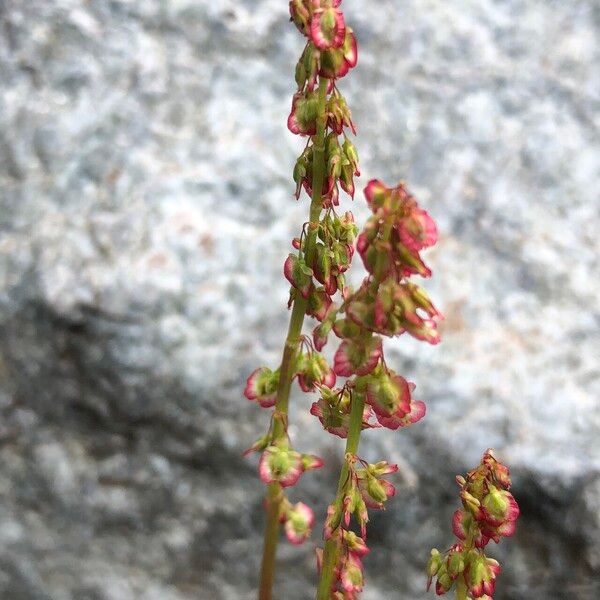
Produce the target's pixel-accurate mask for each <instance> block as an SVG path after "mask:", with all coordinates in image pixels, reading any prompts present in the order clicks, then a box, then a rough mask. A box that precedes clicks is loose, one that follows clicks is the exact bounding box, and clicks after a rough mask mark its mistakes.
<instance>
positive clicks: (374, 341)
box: [333, 337, 382, 377]
mask: <svg viewBox="0 0 600 600" xmlns="http://www.w3.org/2000/svg"><path fill="white" fill-rule="evenodd" d="M381 356H382V347H381V338H379V337H371V338H368V339H367V340H344V341H343V342H342V343H341V344H340V347H339V348H338V350H337V352H336V353H335V356H334V359H333V370H334V371H335V373H336V374H337V375H339V376H341V377H350V376H351V375H354V374H356V375H368V374H369V373H370V372H371V371H372V370H373V369H374V368H375V367H376V366H377V363H378V362H379V359H380V358H381Z"/></svg>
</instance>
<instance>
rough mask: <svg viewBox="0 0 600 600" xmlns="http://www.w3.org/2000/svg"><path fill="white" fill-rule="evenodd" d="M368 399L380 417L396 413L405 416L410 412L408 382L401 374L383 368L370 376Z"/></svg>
mask: <svg viewBox="0 0 600 600" xmlns="http://www.w3.org/2000/svg"><path fill="white" fill-rule="evenodd" d="M366 400H367V402H368V403H369V404H370V405H371V406H372V407H373V410H374V411H375V414H376V415H377V416H378V417H379V416H384V417H390V416H392V415H394V414H399V415H402V416H404V415H406V414H407V413H409V412H410V388H409V386H408V382H407V381H406V379H404V378H403V377H400V375H396V374H395V373H393V372H392V373H386V372H385V371H383V370H381V371H380V372H379V373H374V374H372V375H371V376H370V377H369V379H368V381H367V398H366Z"/></svg>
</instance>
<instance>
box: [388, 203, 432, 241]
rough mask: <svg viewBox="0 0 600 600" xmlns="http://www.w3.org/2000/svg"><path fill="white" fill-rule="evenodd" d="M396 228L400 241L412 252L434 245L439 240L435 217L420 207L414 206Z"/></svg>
mask: <svg viewBox="0 0 600 600" xmlns="http://www.w3.org/2000/svg"><path fill="white" fill-rule="evenodd" d="M396 229H397V230H398V234H399V236H400V242H401V243H402V244H404V246H406V247H407V248H408V250H409V251H411V252H419V250H422V249H423V248H426V247H429V246H433V245H434V244H435V243H436V242H437V227H436V225H435V222H434V221H433V219H432V218H431V217H430V216H429V215H428V214H427V212H425V211H424V210H422V209H420V208H416V207H415V208H414V209H413V210H412V211H411V212H410V213H409V214H408V215H407V216H406V217H404V218H402V219H400V220H399V222H398V223H397V224H396Z"/></svg>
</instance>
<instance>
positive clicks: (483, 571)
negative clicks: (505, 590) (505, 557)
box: [465, 551, 502, 598]
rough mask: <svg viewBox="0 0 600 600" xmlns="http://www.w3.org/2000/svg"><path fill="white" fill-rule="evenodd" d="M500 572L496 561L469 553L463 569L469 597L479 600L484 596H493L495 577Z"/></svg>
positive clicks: (482, 555)
mask: <svg viewBox="0 0 600 600" xmlns="http://www.w3.org/2000/svg"><path fill="white" fill-rule="evenodd" d="M501 571H502V569H501V568H500V564H499V563H498V561H497V560H494V559H493V558H488V557H487V556H485V554H479V553H477V552H476V551H471V552H470V553H469V557H468V561H467V565H466V567H465V581H466V583H467V588H468V590H469V593H470V594H471V596H473V597H474V598H481V597H482V596H484V595H487V596H493V595H494V589H495V587H496V577H497V576H498V575H499V574H500V572H501Z"/></svg>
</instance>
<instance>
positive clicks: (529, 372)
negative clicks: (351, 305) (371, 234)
mask: <svg viewBox="0 0 600 600" xmlns="http://www.w3.org/2000/svg"><path fill="white" fill-rule="evenodd" d="M344 6H345V9H346V15H347V20H348V22H349V23H351V24H352V25H353V26H354V28H355V30H356V33H357V35H358V38H359V41H360V62H359V66H358V68H357V69H356V70H355V71H353V72H352V74H351V76H349V77H347V78H346V79H345V80H344V81H343V82H341V88H342V89H343V91H344V92H346V93H347V97H348V100H349V102H350V104H351V106H352V108H353V111H354V117H355V120H356V123H357V124H358V128H359V138H358V140H357V145H358V149H359V152H360V155H361V158H362V169H363V173H364V176H363V178H362V184H361V186H362V185H364V183H366V181H367V180H368V179H369V178H371V177H374V176H378V177H381V178H383V179H384V180H386V181H387V182H388V183H390V184H393V183H395V182H396V181H397V180H398V179H400V178H404V179H406V180H407V181H408V182H409V184H410V186H411V187H412V189H413V190H414V191H415V193H417V194H418V196H419V198H420V199H421V201H422V203H423V205H424V206H425V207H426V208H427V210H429V211H430V212H431V213H432V215H434V217H435V218H436V219H437V220H438V223H439V228H440V232H441V239H440V243H439V245H438V246H437V247H436V249H435V250H434V251H433V252H431V253H430V254H429V257H428V258H429V262H430V263H431V266H432V267H433V269H434V277H433V279H432V280H431V281H430V282H427V288H428V289H429V290H430V292H431V294H432V296H433V297H434V298H435V299H436V301H437V303H438V304H439V306H440V307H441V308H442V309H443V311H444V312H445V313H446V315H447V320H446V322H445V324H444V342H443V344H442V345H441V346H438V347H429V346H426V345H424V344H419V343H416V342H415V341H413V340H411V339H404V338H401V339H399V340H396V341H395V342H394V343H391V344H389V351H388V357H389V358H388V361H389V362H390V363H391V364H392V365H394V367H395V368H397V369H398V370H399V371H400V372H402V373H404V374H405V375H406V376H407V377H410V378H411V379H412V380H414V381H415V382H416V383H417V385H418V388H417V389H418V392H419V394H418V397H419V398H421V399H424V400H425V401H426V402H427V405H428V415H427V418H426V419H425V420H424V421H423V422H422V423H420V424H419V425H418V426H416V427H414V428H413V429H411V430H410V431H400V432H396V433H394V432H389V431H388V432H382V431H376V432H370V433H367V434H366V435H365V437H364V445H363V453H364V454H365V455H366V456H367V457H371V458H387V459H390V460H393V461H397V462H398V463H399V464H400V466H401V471H400V474H399V477H398V478H397V483H398V487H399V493H398V495H397V497H396V498H395V499H394V500H393V502H391V503H390V509H389V510H388V511H387V512H386V513H385V514H383V515H377V516H375V517H374V519H373V523H372V527H371V529H370V531H371V540H372V542H373V546H374V551H373V553H372V555H371V556H369V557H368V559H367V561H366V568H367V577H368V587H367V590H368V591H366V592H365V594H364V598H365V600H375V599H385V600H387V599H390V600H393V599H396V598H398V599H406V600H415V599H416V600H421V599H424V598H425V597H426V595H425V593H424V590H423V588H424V583H425V579H424V575H423V566H424V563H425V561H426V559H427V556H428V551H429V548H430V547H431V546H433V545H437V546H439V547H445V546H447V545H448V544H449V543H450V541H451V539H452V536H451V532H450V515H451V513H452V511H453V510H454V508H455V506H456V504H457V501H456V489H455V485H454V483H453V478H454V474H455V473H459V472H462V471H464V470H465V469H467V468H468V467H470V466H472V465H474V464H475V463H476V462H477V460H478V458H479V456H480V454H481V452H482V451H483V450H484V449H485V448H486V447H488V446H493V447H495V448H496V449H497V451H498V453H499V455H500V457H501V458H502V459H504V460H505V461H506V462H508V463H509V464H510V465H511V466H512V470H513V474H514V481H515V486H514V491H515V494H516V496H517V497H518V499H519V502H520V504H521V507H522V510H523V515H522V518H521V520H520V524H519V529H518V532H517V535H516V537H515V538H513V539H511V540H507V541H503V543H502V544H501V545H500V546H498V547H493V548H492V549H491V552H492V554H493V555H494V556H496V557H498V558H499V559H500V560H501V561H502V562H503V564H504V566H505V572H504V573H503V574H502V576H501V579H500V581H499V585H498V592H497V595H496V598H497V600H508V599H511V600H518V599H525V598H527V599H528V600H529V599H532V600H554V599H567V598H568V599H576V600H595V599H597V598H598V597H600V588H599V584H598V581H599V576H600V541H599V540H600V512H599V511H600V448H599V442H598V435H599V433H600V415H599V410H598V396H599V394H600V379H599V348H600V335H599V327H600V312H599V311H600V308H599V307H600V277H599V275H600V263H599V250H600V242H599V239H600V238H599V226H600V214H599V213H600V200H599V196H598V190H599V182H600V146H599V139H600V138H599V135H598V133H599V127H598V126H599V121H600V116H599V115H600V112H599V108H600V106H599V105H600V67H599V65H600V52H599V41H598V40H599V37H598V36H599V30H600V4H599V2H598V0H463V1H454V2H452V1H442V0H397V1H392V0H381V1H377V2H365V1H364V0H363V1H359V0H346V1H345V3H344ZM301 47H302V41H301V38H300V36H299V35H298V33H297V32H296V31H295V29H294V28H293V27H292V26H291V25H290V24H289V23H288V22H287V2H285V1H284V0H263V1H256V0H254V1H253V0H237V1H234V0H219V1H217V2H215V1H209V0H171V1H166V0H164V1H159V0H154V1H152V0H88V1H84V0H0V203H1V204H0V208H1V214H0V228H1V230H0V414H1V421H0V444H1V446H0V465H1V466H0V597H1V598H3V599H6V600H138V599H139V600H158V599H160V600H192V599H195V600H198V599H199V600H220V599H223V600H237V599H239V600H246V599H251V598H253V589H254V587H255V584H256V571H257V568H258V563H259V554H260V530H261V527H262V520H263V514H262V510H261V494H262V489H263V488H262V486H261V485H260V484H259V482H258V481H257V478H256V461H255V460H244V459H242V457H241V452H242V450H243V449H244V448H245V447H246V446H248V445H249V443H250V442H251V441H252V440H253V439H254V438H255V437H256V436H257V435H258V434H260V433H261V432H262V431H264V430H265V428H266V426H267V414H266V413H265V412H261V411H259V410H258V409H257V408H255V407H254V406H253V405H251V404H250V403H249V402H247V401H246V400H244V399H243V398H242V396H241V390H242V387H243V383H244V380H245V377H246V376H247V374H248V373H249V372H250V371H251V370H252V369H253V368H255V367H256V366H258V365H260V364H269V365H270V366H275V365H276V364H277V361H278V357H279V353H280V349H281V345H282V340H283V336H284V331H285V327H286V322H287V318H288V315H287V314H286V310H285V308H284V303H285V300H286V295H287V284H286V283H285V281H284V280H283V278H282V275H281V270H282V262H283V259H284V257H285V255H286V254H287V252H288V251H289V249H290V246H289V241H290V239H291V237H292V236H294V235H296V233H297V232H298V231H299V226H300V224H301V223H302V222H303V221H304V219H305V215H306V213H307V202H306V200H303V201H302V202H300V203H295V202H294V201H293V199H292V187H293V184H292V181H291V179H290V173H291V168H292V165H293V161H294V159H295V156H296V155H297V154H298V153H299V152H300V150H301V147H302V142H301V140H300V139H298V138H295V137H294V136H292V135H291V134H290V133H289V132H288V131H287V130H286V127H285V120H286V117H287V113H288V110H289V105H290V97H291V94H292V92H293V90H294V87H293V82H292V69H293V65H294V63H295V60H296V57H297V56H298V54H299V53H300V51H301ZM345 206H346V207H347V206H348V203H347V204H345ZM355 208H356V212H357V214H358V215H359V216H360V217H361V218H362V217H364V215H365V210H364V206H363V201H362V198H361V197H360V196H359V197H358V198H357V200H356V201H355ZM357 267H358V263H357ZM310 402H311V399H310V398H309V397H307V396H301V395H297V396H296V397H295V398H294V404H293V415H292V418H293V426H292V429H291V433H292V436H293V437H294V440H295V441H296V443H297V445H298V446H299V447H300V448H301V449H303V450H305V451H316V452H319V453H321V454H322V455H323V456H324V457H325V459H326V461H327V465H326V468H325V469H324V470H323V471H322V472H319V473H311V474H308V475H307V476H305V477H304V478H303V480H302V483H301V485H300V486H299V487H298V488H296V489H295V490H294V491H293V492H292V497H293V498H294V499H300V498H303V499H304V500H306V501H307V502H309V503H311V504H313V505H314V506H315V507H316V509H317V510H318V514H319V515H322V511H323V508H324V505H325V503H326V502H328V501H329V500H330V498H331V495H332V490H333V486H334V481H335V479H336V473H337V470H338V467H339V461H340V457H341V454H342V446H341V442H340V441H339V440H338V439H337V438H335V439H334V438H332V437H331V436H327V435H326V434H324V433H323V432H322V431H321V430H320V428H319V424H318V422H316V420H314V418H312V417H310V415H309V414H308V406H309V404H310ZM320 518H321V517H320ZM318 537H319V530H317V532H316V533H315V540H317V539H318ZM280 558H281V565H282V572H281V576H280V577H279V578H278V582H277V592H276V598H277V599H278V600H305V599H306V600H308V599H310V598H312V597H313V596H312V589H313V585H314V574H313V546H312V545H310V544H309V545H307V546H305V547H302V548H299V549H298V548H292V547H290V546H288V545H286V544H283V545H282V547H281V552H280ZM428 597H431V596H428Z"/></svg>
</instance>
